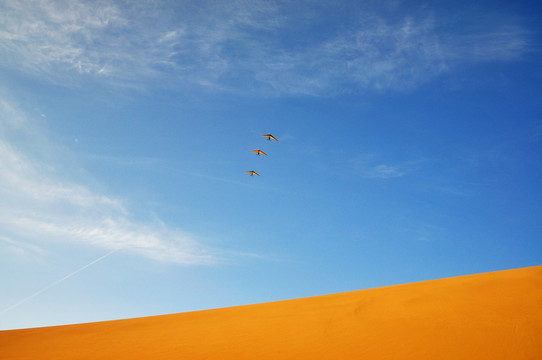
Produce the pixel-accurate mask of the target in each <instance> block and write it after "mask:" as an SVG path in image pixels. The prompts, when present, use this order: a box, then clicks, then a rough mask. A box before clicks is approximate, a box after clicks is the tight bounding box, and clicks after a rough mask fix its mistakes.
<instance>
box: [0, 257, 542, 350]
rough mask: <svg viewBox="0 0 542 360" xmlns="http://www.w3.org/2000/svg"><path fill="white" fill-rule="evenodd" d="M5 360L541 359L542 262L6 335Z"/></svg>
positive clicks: (2, 336)
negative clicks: (274, 300)
mask: <svg viewBox="0 0 542 360" xmlns="http://www.w3.org/2000/svg"><path fill="white" fill-rule="evenodd" d="M0 359H55V360H61V359H130V360H133V359H146V360H148V359H222V360H225V359H235V360H241V359H251V360H261V359H297V360H301V359H311V360H313V359H341V360H345V359H364V360H368V359H378V360H385V359H394V360H397V359H416V360H422V359H431V360H437V359H454V360H460V359H461V360H465V359H477V360H480V359H488V360H489V359H491V360H496V359H514V360H522V359H532V360H535V359H536V360H540V359H542V266H536V267H529V268H521V269H514V270H506V271H499V272H492V273H483V274H476V275H469V276H461V277H455V278H446V279H439V280H432V281H424V282H419V283H411V284H404V285H397V286H389V287H383V288H375V289H369V290H361V291H353V292H347V293H339V294H332V295H324V296H316V297H311V298H302V299H295V300H287V301H278V302H272V303H264V304H255V305H247V306H238V307H231V308H222V309H214V310H205V311H196V312H189V313H180V314H172V315H163V316H153V317H146V318H137V319H127V320H117V321H106V322H98V323H88V324H77V325H68V326H56V327H47V328H34V329H23V330H10V331H0Z"/></svg>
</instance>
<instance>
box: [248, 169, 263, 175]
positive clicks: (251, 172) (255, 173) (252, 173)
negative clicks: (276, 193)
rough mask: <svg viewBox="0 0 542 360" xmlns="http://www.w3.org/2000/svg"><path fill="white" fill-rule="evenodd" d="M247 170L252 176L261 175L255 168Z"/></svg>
mask: <svg viewBox="0 0 542 360" xmlns="http://www.w3.org/2000/svg"><path fill="white" fill-rule="evenodd" d="M245 172H246V173H247V174H250V176H254V175H256V176H260V174H258V173H257V172H256V171H254V170H249V171H245Z"/></svg>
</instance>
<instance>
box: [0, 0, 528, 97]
mask: <svg viewBox="0 0 542 360" xmlns="http://www.w3.org/2000/svg"><path fill="white" fill-rule="evenodd" d="M316 5H318V6H316ZM344 6H346V7H347V10H346V13H350V14H348V16H344V13H342V14H343V16H344V17H341V18H333V13H334V11H332V10H336V8H339V9H342V7H341V6H338V5H332V4H331V5H330V4H327V3H325V2H323V3H321V4H316V3H312V2H310V3H297V4H290V3H288V2H281V1H251V2H245V1H232V2H227V3H223V2H209V3H207V2H202V3H198V4H183V3H181V4H177V6H175V7H174V6H172V4H171V3H168V2H157V1H148V2H137V4H131V5H130V6H123V5H122V3H113V4H112V3H110V2H102V1H97V2H83V1H75V0H74V1H68V0H13V1H4V2H3V3H2V4H0V20H1V22H2V23H3V24H4V25H3V29H2V30H0V50H1V51H0V54H3V55H0V60H1V61H2V63H3V64H4V66H8V67H12V68H17V69H20V68H21V67H22V68H23V69H26V70H27V71H31V72H33V73H34V74H41V75H47V76H50V77H51V78H53V79H57V78H58V77H60V78H63V77H70V76H71V75H73V73H76V74H79V75H80V76H85V75H87V76H95V77H97V78H98V79H102V80H103V79H107V81H111V82H114V83H116V84H123V85H130V84H132V85H133V84H137V83H141V82H143V80H144V79H149V78H156V77H157V78H160V79H163V78H164V75H165V74H168V76H167V77H168V78H174V79H175V80H182V82H183V83H185V84H199V85H203V86H208V87H213V88H216V89H221V90H229V91H242V92H247V91H251V92H254V91H259V92H260V93H264V94H312V95H323V94H330V93H335V92H337V91H355V90H359V89H362V90H389V89H395V90H397V89H408V88H412V87H415V86H417V85H419V84H421V83H424V82H427V81H430V80H431V79H433V78H435V77H436V76H438V75H439V74H441V73H443V72H445V71H450V70H451V69H453V68H454V67H455V66H456V65H458V64H464V63H476V62H488V61H509V60H517V59H519V58H521V57H522V56H523V55H524V54H525V53H526V51H527V50H528V46H529V44H528V39H527V32H526V31H525V30H524V29H523V28H522V27H521V26H520V25H518V24H517V22H515V21H514V20H513V19H512V18H511V17H507V15H506V14H502V15H501V16H500V17H499V16H496V17H495V19H494V20H493V21H486V22H484V24H485V25H484V26H482V25H480V24H478V25H476V26H474V25H473V26H465V23H468V22H469V21H471V22H473V23H474V22H475V21H477V20H479V19H470V18H468V16H462V18H466V19H467V20H462V23H460V24H459V23H458V24H454V23H451V24H447V25H446V26H442V25H441V23H442V22H444V21H443V20H444V19H443V18H442V16H444V15H442V16H441V17H439V16H438V15H436V13H434V12H431V11H428V10H426V9H424V8H421V7H420V8H415V7H409V8H408V9H406V10H405V9H404V8H403V9H401V7H400V6H398V7H397V9H399V10H395V13H394V12H391V13H390V12H389V9H388V11H387V12H384V11H383V10H382V9H377V8H376V7H374V8H371V7H370V6H365V7H364V8H363V9H362V10H359V9H358V10H356V8H355V7H353V6H352V8H351V9H350V8H349V7H348V5H344ZM332 7H333V8H332ZM349 10H351V11H349ZM343 11H344V9H343ZM460 15H463V14H460ZM467 15H468V14H467ZM469 19H470V20H469ZM328 20H329V21H336V22H337V23H336V24H335V25H333V26H330V25H329V24H327V26H326V25H325V23H326V21H328ZM339 23H340V26H338V25H337V24H339ZM323 24H324V25H323ZM458 28H460V29H461V31H458ZM339 29H340V31H339ZM71 78H73V76H71ZM57 81H58V79H57Z"/></svg>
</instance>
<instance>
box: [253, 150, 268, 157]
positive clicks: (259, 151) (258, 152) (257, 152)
mask: <svg viewBox="0 0 542 360" xmlns="http://www.w3.org/2000/svg"><path fill="white" fill-rule="evenodd" d="M250 152H253V153H256V154H257V155H258V156H260V155H267V154H266V153H264V152H263V151H261V150H260V149H256V150H250Z"/></svg>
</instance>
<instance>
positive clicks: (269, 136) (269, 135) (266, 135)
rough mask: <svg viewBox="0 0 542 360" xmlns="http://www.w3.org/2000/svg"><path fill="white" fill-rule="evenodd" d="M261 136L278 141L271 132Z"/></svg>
mask: <svg viewBox="0 0 542 360" xmlns="http://www.w3.org/2000/svg"><path fill="white" fill-rule="evenodd" d="M260 136H261V137H264V138H267V140H275V141H278V140H277V138H276V137H274V136H273V135H271V134H265V135H260Z"/></svg>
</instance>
